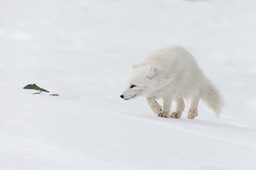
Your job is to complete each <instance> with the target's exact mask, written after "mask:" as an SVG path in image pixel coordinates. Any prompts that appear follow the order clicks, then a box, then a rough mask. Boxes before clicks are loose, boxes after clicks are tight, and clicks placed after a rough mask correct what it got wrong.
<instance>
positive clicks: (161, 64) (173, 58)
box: [121, 46, 223, 119]
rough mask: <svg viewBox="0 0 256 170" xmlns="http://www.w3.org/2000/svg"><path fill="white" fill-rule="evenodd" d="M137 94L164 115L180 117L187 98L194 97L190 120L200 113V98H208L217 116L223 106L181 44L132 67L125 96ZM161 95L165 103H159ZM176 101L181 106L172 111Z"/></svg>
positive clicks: (125, 97)
mask: <svg viewBox="0 0 256 170" xmlns="http://www.w3.org/2000/svg"><path fill="white" fill-rule="evenodd" d="M136 96H146V98H147V101H148V104H149V106H150V108H151V109H152V110H153V112H155V113H156V114H158V116H161V117H173V118H180V116H181V114H182V112H183V110H184V108H185V105H184V101H183V99H184V98H189V99H191V106H190V109H189V113H188V118H190V119H193V118H194V117H196V116H197V112H198V111H197V107H198V102H199V99H202V100H204V101H206V102H207V104H208V105H209V106H210V107H211V108H212V109H213V110H214V112H215V113H216V114H217V115H218V114H219V113H220V111H221V107H222V105H223V103H222V98H221V95H220V94H219V92H218V91H217V89H216V88H215V86H214V85H213V83H212V82H211V81H210V80H209V79H207V78H206V76H205V75H204V73H203V71H202V70H201V69H200V68H199V66H198V65H197V63H196V61H195V59H194V58H193V56H192V55H191V54H190V53H189V52H188V51H186V50H185V49H183V48H182V47H179V46H171V47H168V48H163V49H160V50H158V51H156V52H154V53H152V54H151V55H150V56H148V57H146V59H145V60H144V62H142V63H141V64H138V65H134V66H133V67H132V72H131V75H130V78H129V81H128V87H127V89H126V90H125V91H124V93H123V94H122V95H121V97H122V98H123V99H125V100H128V99H132V98H134V97H136ZM158 98H162V99H163V106H160V105H159V104H158V103H157V101H156V99H158ZM173 100H174V101H175V102H176V104H177V107H176V110H175V111H174V112H173V113H170V110H171V108H170V107H171V102H172V101H173Z"/></svg>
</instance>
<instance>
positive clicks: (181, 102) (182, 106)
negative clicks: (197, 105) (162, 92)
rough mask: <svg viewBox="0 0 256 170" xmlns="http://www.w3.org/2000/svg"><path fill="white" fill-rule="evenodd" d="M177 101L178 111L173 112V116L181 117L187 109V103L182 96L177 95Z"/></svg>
mask: <svg viewBox="0 0 256 170" xmlns="http://www.w3.org/2000/svg"><path fill="white" fill-rule="evenodd" d="M175 102H176V104H177V106H176V111H175V112H172V114H171V117H172V118H177V119H179V118H180V117H181V114H182V112H183V111H184V109H185V104H184V100H183V98H182V97H176V98H175Z"/></svg>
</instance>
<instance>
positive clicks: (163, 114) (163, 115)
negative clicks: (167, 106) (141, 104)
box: [158, 112, 170, 118]
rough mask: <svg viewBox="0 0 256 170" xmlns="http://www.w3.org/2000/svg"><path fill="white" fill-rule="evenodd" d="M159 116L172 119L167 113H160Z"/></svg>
mask: <svg viewBox="0 0 256 170" xmlns="http://www.w3.org/2000/svg"><path fill="white" fill-rule="evenodd" d="M158 116H159V117H164V118H168V117H170V115H169V113H167V112H160V113H158Z"/></svg>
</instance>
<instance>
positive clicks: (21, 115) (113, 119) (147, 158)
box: [0, 0, 256, 170]
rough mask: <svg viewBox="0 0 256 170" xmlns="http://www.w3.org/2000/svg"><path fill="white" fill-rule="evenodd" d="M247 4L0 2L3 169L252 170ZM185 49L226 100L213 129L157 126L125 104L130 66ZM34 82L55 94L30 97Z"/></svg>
mask: <svg viewBox="0 0 256 170" xmlns="http://www.w3.org/2000/svg"><path fill="white" fill-rule="evenodd" d="M255 8H256V2H255V1H253V0H244V1H242V0H233V1H221V0H215V1H213V0H169V1H168V0H147V1H146V0H141V1H135V0H130V1H125V0H85V1H83V0H74V1H69V0H62V1H58V0H51V1H50V0H44V1H33V0H23V1H19V0H1V1H0V72H1V74H0V96H1V97H0V105H1V109H0V139H1V140H0V169H1V170H35V169H37V170H45V169H47V170H57V169H61V170H70V169H76V170H85V169H90V170H102V169H104V170H108V169H109V170H119V169H122V170H126V169H127V170H128V169H129V170H130V169H140V170H141V169H147V170H151V169H152V170H155V169H161V170H165V169H166V170H167V169H168V170H187V169H189V170H240V169H246V170H254V169H256V164H255V157H256V124H255V120H256V98H255V93H256V89H255V87H256V68H255V65H256V58H255V54H256V53H255V41H256V34H255V29H256V19H255V15H256V10H255ZM171 44H179V45H181V46H184V47H185V48H186V49H188V50H189V51H190V52H191V53H192V54H193V55H194V56H195V58H196V59H197V61H198V63H199V65H200V66H201V68H202V69H203V70H204V71H205V73H206V74H207V75H208V77H209V78H210V79H211V80H212V81H213V82H214V83H215V84H216V85H217V87H218V88H219V89H220V91H221V92H222V95H223V97H224V100H225V107H224V108H223V112H222V115H221V117H220V119H218V118H217V117H216V116H214V114H213V112H212V111H211V110H210V109H209V108H208V107H207V106H206V105H205V103H203V102H201V103H200V107H199V116H198V117H197V118H196V119H194V120H188V119H187V118H186V113H183V116H182V118H181V119H178V120H177V119H164V118H159V117H157V116H156V115H154V114H153V113H152V111H151V110H150V109H149V108H148V106H147V104H146V101H145V99H144V98H137V99H134V100H131V101H122V100H121V99H120V98H119V95H120V94H121V93H122V91H123V90H124V88H125V86H126V84H125V83H126V81H127V80H126V79H127V77H128V74H129V71H130V67H131V65H132V64H134V63H137V62H139V61H141V60H142V59H143V58H144V57H145V56H146V55H148V54H149V53H150V52H152V51H154V50H156V49H158V48H161V47H164V46H168V45H171ZM28 83H36V84H38V85H39V86H41V87H43V88H46V89H47V90H49V91H51V92H53V93H58V94H60V96H59V97H53V96H49V95H48V94H41V95H33V93H34V92H33V91H31V90H23V89H22V87H24V86H25V85H26V84H28Z"/></svg>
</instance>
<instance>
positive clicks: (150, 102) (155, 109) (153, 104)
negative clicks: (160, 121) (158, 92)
mask: <svg viewBox="0 0 256 170" xmlns="http://www.w3.org/2000/svg"><path fill="white" fill-rule="evenodd" d="M147 102H148V105H149V106H150V108H151V109H152V110H153V112H154V113H155V114H157V115H159V114H161V113H162V107H161V106H160V105H159V104H158V103H157V101H156V99H155V98H154V97H147Z"/></svg>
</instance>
